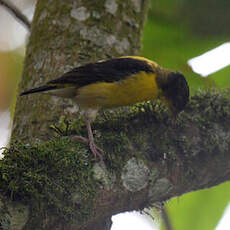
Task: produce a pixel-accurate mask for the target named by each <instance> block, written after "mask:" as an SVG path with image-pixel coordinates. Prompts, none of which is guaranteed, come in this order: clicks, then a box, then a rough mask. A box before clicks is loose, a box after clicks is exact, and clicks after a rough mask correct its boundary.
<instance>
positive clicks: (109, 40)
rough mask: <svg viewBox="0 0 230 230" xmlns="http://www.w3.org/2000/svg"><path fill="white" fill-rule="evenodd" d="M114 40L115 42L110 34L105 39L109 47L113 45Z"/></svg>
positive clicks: (114, 38)
mask: <svg viewBox="0 0 230 230" xmlns="http://www.w3.org/2000/svg"><path fill="white" fill-rule="evenodd" d="M116 40H117V39H116V37H115V36H114V35H112V34H110V35H109V36H107V37H106V42H107V44H108V45H109V46H112V45H113V44H115V43H116Z"/></svg>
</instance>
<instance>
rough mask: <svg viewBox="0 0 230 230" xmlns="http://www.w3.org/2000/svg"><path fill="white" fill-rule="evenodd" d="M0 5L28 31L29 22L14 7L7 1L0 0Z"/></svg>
mask: <svg viewBox="0 0 230 230" xmlns="http://www.w3.org/2000/svg"><path fill="white" fill-rule="evenodd" d="M0 5H2V6H4V7H5V8H6V9H7V10H8V11H9V12H10V13H11V14H12V15H13V16H14V17H15V18H16V19H17V20H18V21H20V22H21V23H22V24H23V25H25V26H26V27H27V29H28V30H30V21H29V20H28V18H27V17H26V16H25V15H24V14H23V13H22V12H21V11H20V10H19V9H18V8H17V7H16V6H15V5H13V4H12V3H10V2H8V1H7V0H0Z"/></svg>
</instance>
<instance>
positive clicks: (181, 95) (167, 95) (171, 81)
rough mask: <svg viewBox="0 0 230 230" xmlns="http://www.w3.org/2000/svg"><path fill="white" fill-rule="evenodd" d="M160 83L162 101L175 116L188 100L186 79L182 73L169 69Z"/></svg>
mask: <svg viewBox="0 0 230 230" xmlns="http://www.w3.org/2000/svg"><path fill="white" fill-rule="evenodd" d="M160 84H161V89H162V92H163V98H162V101H163V102H164V103H165V104H167V106H168V107H169V108H170V110H171V111H172V113H173V115H174V116H176V115H177V114H178V113H179V112H180V111H182V110H183V109H184V107H185V106H186V104H187V103H188V101H189V87H188V84H187V81H186V79H185V77H184V75H183V74H181V73H179V72H171V71H170V72H168V73H167V75H166V76H165V78H164V80H163V81H161V83H160Z"/></svg>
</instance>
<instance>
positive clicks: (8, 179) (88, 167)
mask: <svg viewBox="0 0 230 230" xmlns="http://www.w3.org/2000/svg"><path fill="white" fill-rule="evenodd" d="M228 93H229V91H228V92H222V93H216V92H205V93H201V94H200V95H196V96H194V97H193V98H192V99H191V101H190V103H189V105H188V106H187V107H186V110H185V111H184V112H182V113H181V114H180V115H179V117H178V119H177V122H176V123H174V122H172V120H171V118H170V116H169V115H168V112H167V110H166V109H165V108H164V107H163V106H159V104H157V103H156V104H152V103H144V104H141V105H138V106H135V107H132V108H130V109H128V108H126V109H124V110H122V111H115V112H114V111H113V112H111V111H107V112H106V111H105V115H102V116H100V118H99V119H98V120H97V121H96V122H95V124H94V127H95V130H96V141H97V142H98V144H99V145H100V146H102V147H103V148H104V150H105V152H106V154H105V156H104V164H102V163H99V162H97V160H96V159H94V158H93V157H92V154H91V153H90V151H89V149H88V147H87V145H85V144H80V143H77V142H75V141H72V140H71V139H70V138H69V137H68V136H61V137H56V138H53V139H52V140H50V141H46V142H40V143H36V144H35V143H29V144H28V143H27V144H25V143H20V142H18V143H14V144H12V146H11V148H10V149H8V150H6V151H5V158H4V159H3V160H2V161H1V163H0V177H1V183H0V191H1V197H4V199H2V200H1V206H0V207H1V210H0V212H1V213H2V215H1V220H0V224H2V225H3V224H6V223H7V224H8V225H9V226H12V224H15V221H16V222H17V221H20V223H21V221H22V220H21V219H20V218H17V217H16V216H17V215H19V212H18V211H17V210H16V211H15V207H20V208H21V210H22V212H20V215H21V218H23V220H24V222H23V224H21V225H20V226H23V227H24V228H23V229H31V228H33V229H41V228H43V229H94V227H95V226H97V227H98V226H99V225H100V224H101V223H104V222H103V221H105V220H108V218H109V217H111V216H112V215H114V214H117V213H119V212H123V211H129V210H142V209H143V208H145V207H151V206H152V205H153V203H155V202H161V201H165V200H167V199H169V198H171V197H174V196H178V195H181V194H183V193H186V192H189V191H193V190H198V189H202V188H208V187H211V186H214V185H217V184H219V183H221V182H224V181H226V180H229V179H230V167H229V165H230V155H229V147H230V124H229V123H230V121H229V116H230V101H229V99H228V98H227V95H228ZM70 126H71V125H70ZM84 129H85V127H82V131H81V128H79V130H78V131H79V132H83V133H84ZM71 132H72V131H70V133H71ZM12 204H17V206H15V207H14V205H13V207H14V208H13V209H12ZM19 204H20V205H19ZM20 208H19V209H20ZM6 210H7V212H6ZM32 226H33V227H32ZM63 226H65V227H64V228H63ZM17 229H22V228H17ZM107 229H108V228H107Z"/></svg>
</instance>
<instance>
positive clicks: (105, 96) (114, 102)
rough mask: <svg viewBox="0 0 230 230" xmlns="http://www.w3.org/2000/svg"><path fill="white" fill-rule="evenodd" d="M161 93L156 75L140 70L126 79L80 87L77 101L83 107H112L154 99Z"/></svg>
mask: <svg viewBox="0 0 230 230" xmlns="http://www.w3.org/2000/svg"><path fill="white" fill-rule="evenodd" d="M159 93H160V90H159V89H158V87H157V83H156V75H155V74H153V73H145V72H140V73H138V74H136V75H135V76H130V77H127V78H126V79H125V80H121V81H117V82H113V83H106V82H98V83H95V84H90V85H87V86H84V87H82V88H80V89H78V92H77V94H78V95H77V97H76V101H77V103H78V104H79V105H80V106H82V107H83V108H110V107H119V106H125V105H132V104H135V103H137V102H142V101H148V100H154V99H156V98H157V97H158V95H159Z"/></svg>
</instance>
